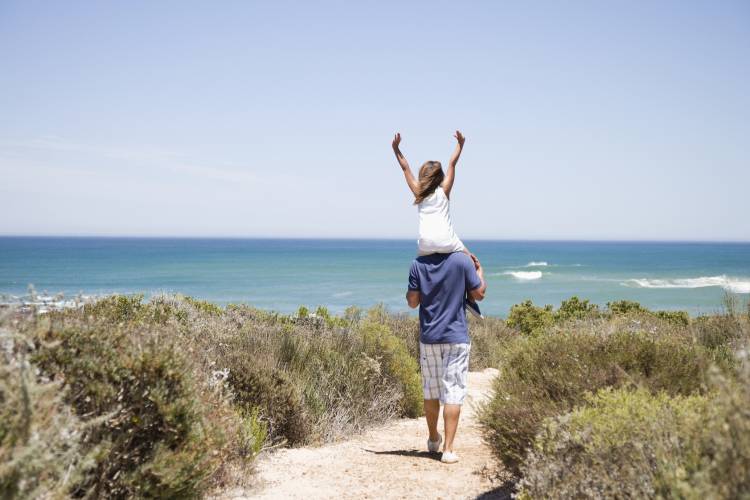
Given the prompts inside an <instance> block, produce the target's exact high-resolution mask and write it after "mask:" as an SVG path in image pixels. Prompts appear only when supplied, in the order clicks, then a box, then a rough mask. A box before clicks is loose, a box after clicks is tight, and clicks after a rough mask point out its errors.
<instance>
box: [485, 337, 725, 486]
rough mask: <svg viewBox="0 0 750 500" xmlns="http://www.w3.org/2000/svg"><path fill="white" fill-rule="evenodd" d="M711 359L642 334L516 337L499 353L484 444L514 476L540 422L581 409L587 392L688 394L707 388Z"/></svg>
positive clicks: (675, 341)
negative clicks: (630, 388) (633, 389)
mask: <svg viewBox="0 0 750 500" xmlns="http://www.w3.org/2000/svg"><path fill="white" fill-rule="evenodd" d="M711 359H712V358H711V355H710V353H709V352H707V351H706V350H705V349H703V348H702V347H700V346H697V345H694V344H693V343H692V342H690V341H686V340H685V339H684V338H683V337H673V336H671V335H670V336H658V335H654V334H651V333H647V332H627V331H625V332H615V333H612V334H598V333H588V332H583V331H579V330H573V331H569V332H566V333H562V334H561V333H546V334H540V335H537V336H536V337H520V338H519V339H517V340H516V341H514V342H513V343H511V344H510V345H509V347H508V348H507V349H506V350H505V352H504V353H503V355H502V361H501V363H500V367H501V370H500V375H499V376H498V378H497V379H496V381H495V386H494V394H493V397H492V398H491V400H490V401H489V402H488V404H487V405H486V406H485V407H484V408H483V409H482V411H481V412H480V421H481V423H482V424H483V427H484V435H485V439H486V440H487V441H488V443H489V444H490V446H491V448H492V449H493V450H494V452H495V454H496V455H497V456H498V458H500V459H501V460H502V462H503V463H504V464H505V465H506V466H507V467H508V468H509V469H510V470H512V471H515V472H517V471H518V468H519V466H520V465H521V464H522V463H523V460H524V457H525V455H526V450H527V448H528V447H529V446H530V445H531V443H532V441H533V438H534V436H535V435H536V433H537V432H538V431H539V429H540V425H541V422H542V421H543V420H544V419H545V418H548V417H553V416H555V415H560V414H564V413H567V412H569V411H570V410H571V409H572V408H573V407H575V406H576V405H580V404H582V403H583V402H584V401H585V394H586V393H587V392H595V391H596V390H598V389H600V388H604V387H610V386H611V387H620V386H624V385H636V386H637V385H641V386H643V387H646V388H648V389H650V390H652V391H659V390H664V391H667V392H668V393H670V394H685V395H686V394H691V393H693V392H696V391H700V390H701V388H702V387H703V386H704V385H705V381H706V371H707V368H708V366H709V364H710V362H711Z"/></svg>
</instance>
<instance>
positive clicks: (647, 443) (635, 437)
mask: <svg viewBox="0 0 750 500" xmlns="http://www.w3.org/2000/svg"><path fill="white" fill-rule="evenodd" d="M586 403H587V405H586V406H583V407H581V408H579V409H577V410H575V411H573V412H572V413H569V414H567V415H564V416H559V417H555V418H550V419H547V420H545V422H544V424H543V425H542V427H541V429H540V432H539V433H538V435H537V437H536V440H535V442H534V446H533V448H532V450H531V452H530V454H529V457H528V460H527V462H526V464H525V465H524V467H523V468H522V472H523V479H522V480H521V482H520V487H521V490H522V494H521V497H522V498H524V497H525V498H542V497H545V498H615V497H618V498H654V497H659V498H684V497H686V496H693V494H694V493H695V492H694V491H693V490H692V487H691V484H690V483H691V479H692V478H693V477H694V476H695V475H696V474H697V473H698V471H699V469H700V467H701V449H700V447H701V446H700V443H701V433H702V432H703V428H704V426H705V425H706V422H707V421H708V400H707V399H706V398H705V397H703V396H689V397H680V396H677V397H670V396H668V395H667V394H666V393H664V392H662V393H658V394H656V395H652V394H651V393H650V392H649V391H647V390H644V389H638V390H636V391H634V392H633V391H629V390H624V389H620V390H616V391H612V390H610V389H604V390H602V391H599V393H597V395H596V396H588V397H587V398H586ZM700 497H702V496H700V495H696V498H700Z"/></svg>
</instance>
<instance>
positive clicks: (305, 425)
mask: <svg viewBox="0 0 750 500" xmlns="http://www.w3.org/2000/svg"><path fill="white" fill-rule="evenodd" d="M748 322H749V320H748V313H747V312H745V311H740V310H739V307H738V305H737V304H736V303H733V302H731V301H730V302H728V306H727V310H726V311H725V312H724V313H722V314H715V315H710V316H704V317H698V318H691V317H689V316H687V315H686V314H683V313H678V312H652V311H649V310H647V309H645V308H643V307H641V306H640V305H638V304H637V303H633V302H614V303H610V304H608V305H607V307H604V308H599V307H598V306H596V305H594V304H591V303H589V302H588V301H586V300H581V299H578V298H576V297H572V298H571V299H569V300H567V301H564V302H563V303H562V304H561V305H560V307H558V308H556V309H555V308H553V307H551V306H547V307H539V306H536V305H534V304H533V303H532V302H525V303H522V304H519V305H517V306H514V308H513V309H512V310H511V312H510V315H509V317H508V319H507V320H502V319H499V318H487V319H485V320H484V321H481V322H477V321H472V324H471V327H470V328H471V336H472V343H473V346H472V359H471V369H472V370H481V369H483V368H487V367H496V368H500V374H499V376H498V378H497V380H496V382H495V391H494V395H493V397H492V399H491V400H490V402H489V403H488V404H487V405H486V406H485V407H484V408H483V410H482V412H481V421H482V425H483V428H484V432H485V437H486V439H487V442H488V443H489V444H490V445H491V447H492V449H493V450H494V453H495V454H496V456H497V458H498V460H499V462H500V463H502V464H504V465H505V469H506V470H507V471H510V472H511V473H512V474H513V476H514V481H516V482H517V483H518V485H519V488H520V493H521V494H522V495H526V496H527V497H529V498H536V497H539V496H552V497H565V496H589V497H596V496H606V495H607V492H610V491H613V490H612V488H617V490H616V491H626V492H627V495H630V496H647V497H648V496H663V497H684V496H691V495H689V494H687V493H685V492H689V491H701V492H708V493H706V495H707V496H709V497H711V494H710V491H713V492H714V493H715V494H714V496H715V497H717V498H720V497H721V498H726V497H731V496H740V497H741V496H742V495H743V494H744V495H747V492H748V491H750V479H749V478H748V474H747V471H748V470H750V455H749V454H748V452H747V450H750V442H748V435H749V432H750V428H749V425H750V416H749V415H750V413H749V412H750V408H748V401H750V397H749V396H750V394H749V393H748V390H750V389H749V384H750V378H749V375H748V360H747V345H748V344H747V342H748V338H750V333H749V332H750V328H749V327H748ZM418 328H419V327H418V322H417V320H416V318H415V317H414V316H411V315H407V314H394V313H392V312H389V311H388V310H387V309H386V308H385V307H383V306H376V307H373V308H371V309H369V310H362V309H358V308H355V307H351V308H349V309H347V310H346V312H345V313H343V314H341V315H332V314H329V312H328V311H327V310H326V309H325V308H323V307H318V308H317V309H315V310H310V309H308V308H306V307H301V308H300V309H299V310H298V311H297V313H296V314H292V315H285V314H279V313H275V312H270V311H265V310H260V309H255V308H252V307H249V306H244V305H229V306H226V307H219V306H217V305H215V304H212V303H208V302H203V301H199V300H195V299H192V298H190V297H183V296H156V297H153V298H151V299H150V300H148V301H144V300H143V298H142V297H141V296H112V297H108V298H104V299H102V300H99V301H97V302H95V303H91V304H86V305H84V306H83V307H80V308H75V309H64V310H59V311H49V312H47V313H45V314H34V312H33V311H31V312H20V311H17V310H12V309H8V310H6V311H3V312H2V313H1V315H0V356H2V359H0V497H3V498H13V497H18V498H31V497H48V498H65V497H70V496H73V497H81V498H85V497H102V496H106V497H108V498H129V497H156V498H166V497H170V498H172V497H201V496H203V495H205V494H206V493H207V492H210V491H212V490H215V489H217V488H221V487H226V486H230V485H236V484H238V483H240V482H241V481H243V478H247V477H248V476H250V474H248V471H251V470H252V467H253V461H254V458H255V457H256V456H257V455H258V454H259V453H261V452H262V451H263V450H267V449H269V448H276V447H282V446H302V445H315V444H321V443H325V442H331V441H336V440H340V439H342V438H345V437H347V436H349V435H351V434H353V433H357V432H360V431H362V430H364V429H366V428H368V427H371V426H373V425H378V424H381V423H383V422H386V421H388V420H389V419H392V418H395V417H416V416H419V415H420V414H421V411H422V408H421V384H420V378H419V370H418V362H417V359H418V350H419V344H418ZM743 353H744V354H743ZM743 356H744V357H743ZM655 457H656V458H655ZM588 468H591V469H590V470H591V471H596V472H591V473H590V472H588V471H589V469H588ZM583 478H585V481H584V480H583ZM717 482H719V483H721V488H722V489H721V490H716V489H714V490H711V489H710V486H711V485H712V484H715V483H717ZM628 488H630V489H628ZM717 492H718V493H717Z"/></svg>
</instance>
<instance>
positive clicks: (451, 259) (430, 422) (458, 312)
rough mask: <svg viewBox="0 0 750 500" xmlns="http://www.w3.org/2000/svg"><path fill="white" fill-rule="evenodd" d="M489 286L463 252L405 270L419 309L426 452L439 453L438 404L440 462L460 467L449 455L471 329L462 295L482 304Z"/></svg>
mask: <svg viewBox="0 0 750 500" xmlns="http://www.w3.org/2000/svg"><path fill="white" fill-rule="evenodd" d="M485 290H487V283H486V282H485V281H484V271H483V270H482V266H481V264H480V263H479V260H478V259H477V258H476V256H474V255H472V256H471V257H469V256H468V255H466V254H465V253H463V252H453V253H448V254H440V253H436V254H431V255H425V256H421V257H418V258H417V259H415V260H414V262H413V263H412V265H411V269H410V271H409V290H408V291H407V292H406V301H407V303H408V304H409V307H411V308H415V307H417V306H419V365H420V368H421V371H422V389H423V391H424V413H425V416H426V418H427V428H428V429H429V432H430V436H429V438H428V439H427V449H428V450H429V451H430V452H431V453H437V452H438V451H439V450H440V443H441V441H442V439H443V438H442V436H441V435H440V434H439V433H438V430H437V422H438V416H439V414H440V404H441V403H442V404H443V405H444V408H443V421H444V423H445V444H444V446H443V455H442V457H441V459H440V460H441V462H443V463H448V464H452V463H455V462H458V456H457V455H456V453H455V452H454V451H453V439H454V438H455V436H456V429H457V427H458V417H459V416H460V414H461V404H462V403H463V401H464V397H465V396H466V376H467V373H468V371H469V351H470V349H471V343H470V341H469V330H468V327H467V325H466V311H465V309H464V306H465V302H464V301H465V300H466V294H467V292H468V294H469V296H470V297H471V298H472V299H474V300H482V299H484V292H485Z"/></svg>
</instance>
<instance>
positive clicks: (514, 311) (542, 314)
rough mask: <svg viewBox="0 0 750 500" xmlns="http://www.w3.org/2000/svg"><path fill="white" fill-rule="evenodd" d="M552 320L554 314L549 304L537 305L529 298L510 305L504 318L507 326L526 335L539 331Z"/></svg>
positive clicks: (549, 324)
mask: <svg viewBox="0 0 750 500" xmlns="http://www.w3.org/2000/svg"><path fill="white" fill-rule="evenodd" d="M554 322H555V314H554V312H553V310H552V306H551V305H546V306H544V307H537V306H535V305H534V303H533V302H531V301H530V300H527V301H525V302H523V303H521V304H516V305H514V306H513V307H511V308H510V313H509V314H508V319H507V320H506V323H507V324H508V326H509V327H511V328H516V329H518V330H520V331H521V333H525V334H526V335H532V334H536V333H540V332H542V331H544V329H545V328H547V327H549V326H551V325H552V324H553V323H554Z"/></svg>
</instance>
